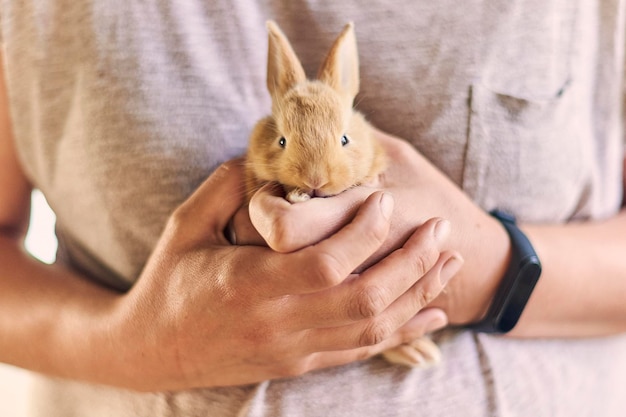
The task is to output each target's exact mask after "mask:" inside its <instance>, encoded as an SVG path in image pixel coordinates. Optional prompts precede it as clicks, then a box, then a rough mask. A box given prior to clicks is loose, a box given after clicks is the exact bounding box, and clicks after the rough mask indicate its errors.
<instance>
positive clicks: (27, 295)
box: [0, 234, 119, 382]
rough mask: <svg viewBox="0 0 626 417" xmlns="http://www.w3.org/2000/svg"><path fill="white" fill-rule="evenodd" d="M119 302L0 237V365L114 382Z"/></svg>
mask: <svg viewBox="0 0 626 417" xmlns="http://www.w3.org/2000/svg"><path fill="white" fill-rule="evenodd" d="M118 298H119V296H118V295H117V294H115V293H113V292H111V291H109V290H107V289H105V288H102V287H99V286H97V285H95V284H92V283H89V282H88V281H87V280H85V279H82V278H81V277H79V276H77V275H76V274H73V273H71V272H69V271H68V270H66V269H64V268H62V267H59V266H55V265H45V264H42V263H40V262H38V261H36V260H35V259H33V258H31V257H30V256H28V255H27V254H26V253H25V252H24V250H23V249H22V246H21V244H20V243H19V242H18V241H17V240H16V239H15V238H13V237H9V236H7V235H6V234H0V334H1V335H2V337H0V361H2V362H6V363H10V364H13V365H16V366H20V367H23V368H27V369H31V370H34V371H37V372H42V373H46V374H50V375H54V376H60V377H67V378H72V379H81V380H87V381H93V382H102V381H108V382H114V378H113V377H112V376H111V374H112V373H114V372H115V371H114V368H113V362H112V359H113V358H112V356H113V353H114V352H112V340H111V338H112V335H111V330H110V329H111V328H112V319H111V317H113V316H114V315H113V314H112V312H113V308H114V305H115V303H116V300H117V299H118Z"/></svg>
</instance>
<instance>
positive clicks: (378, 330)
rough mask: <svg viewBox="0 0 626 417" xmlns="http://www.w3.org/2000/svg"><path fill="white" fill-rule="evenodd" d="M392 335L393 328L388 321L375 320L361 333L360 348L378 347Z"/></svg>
mask: <svg viewBox="0 0 626 417" xmlns="http://www.w3.org/2000/svg"><path fill="white" fill-rule="evenodd" d="M391 333H392V329H391V326H390V325H389V324H388V323H387V322H386V321H384V320H380V319H373V320H371V321H370V323H369V324H368V325H367V326H366V327H365V330H364V331H363V332H362V333H361V335H360V337H359V346H361V347H363V346H374V345H377V344H379V343H381V342H383V341H384V340H385V339H387V338H388V337H389V336H390V335H391Z"/></svg>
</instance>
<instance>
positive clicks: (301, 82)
mask: <svg viewBox="0 0 626 417" xmlns="http://www.w3.org/2000/svg"><path fill="white" fill-rule="evenodd" d="M267 29H268V32H269V47H268V64H267V88H268V90H269V93H270V95H271V98H272V114H271V115H270V116H268V117H265V118H263V119H261V120H260V121H259V122H257V124H256V125H255V127H254V128H253V130H252V133H251V135H250V140H249V146H248V151H247V154H246V163H245V166H246V168H245V170H246V189H247V198H248V201H249V199H250V198H251V197H252V195H253V194H254V193H255V192H256V190H258V189H259V188H260V187H261V186H262V185H263V184H265V183H267V182H277V183H279V184H281V185H282V186H283V188H284V191H285V193H286V197H285V198H286V199H287V200H288V201H290V202H291V203H294V204H295V203H301V202H304V201H307V200H309V199H310V198H312V197H330V196H333V195H336V194H339V193H341V192H342V191H344V190H346V189H348V188H351V187H353V186H357V185H360V184H366V183H368V182H370V181H372V180H374V179H375V178H377V176H378V175H379V174H381V173H382V172H383V171H384V169H385V168H386V165H387V158H386V155H385V152H384V149H383V148H382V145H381V144H380V143H379V142H378V141H377V140H376V139H375V137H374V134H373V128H372V126H371V125H370V124H369V123H368V122H367V121H366V120H365V118H364V116H363V115H362V114H361V113H359V112H358V111H356V110H355V109H353V102H354V99H355V97H356V95H357V93H358V91H359V59H358V53H357V44H356V37H355V34H354V25H353V23H348V24H346V26H345V27H344V28H343V30H342V32H341V33H340V34H339V36H338V37H337V39H336V40H335V41H334V43H333V45H332V47H331V48H330V51H329V52H328V55H327V56H326V59H325V60H324V62H323V63H322V65H321V66H320V69H319V71H318V75H317V79H316V80H308V79H307V78H306V75H305V73H304V69H303V68H302V65H301V63H300V61H299V60H298V58H297V57H296V54H295V52H294V51H293V48H292V47H291V45H290V43H289V40H288V39H287V37H286V36H285V35H284V34H283V32H282V31H281V30H280V28H279V27H278V25H277V24H276V23H275V22H273V21H268V22H267ZM383 356H384V357H385V358H386V359H387V360H388V361H389V362H392V363H397V364H403V365H407V366H424V365H427V364H431V363H436V362H438V361H439V358H440V353H439V348H438V347H437V346H436V345H435V344H434V343H433V342H432V341H431V340H430V339H429V338H427V337H424V338H420V339H418V340H416V341H414V342H412V343H410V344H406V345H401V346H399V347H397V348H394V349H391V350H389V351H387V352H384V353H383Z"/></svg>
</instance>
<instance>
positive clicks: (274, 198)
mask: <svg viewBox="0 0 626 417" xmlns="http://www.w3.org/2000/svg"><path fill="white" fill-rule="evenodd" d="M374 191H375V190H374V189H372V188H367V187H355V188H351V189H349V190H346V191H344V192H343V193H341V194H338V195H336V196H333V197H328V198H312V199H311V200H309V201H306V202H304V203H296V204H292V203H290V202H289V201H287V200H286V199H285V198H284V193H283V191H282V189H280V187H276V186H275V185H274V184H266V185H265V186H264V187H262V188H261V189H260V190H259V191H258V192H257V193H256V194H255V195H254V197H252V200H251V201H250V219H251V221H252V224H253V225H254V227H255V228H256V230H258V232H259V233H260V235H261V236H262V237H263V238H264V240H265V242H267V244H268V246H269V247H271V248H272V249H274V250H275V251H278V252H282V253H288V252H293V251H295V250H298V249H301V248H303V247H305V246H308V245H312V244H314V243H317V242H319V241H321V240H323V239H326V238H328V237H329V236H331V235H333V234H334V233H336V232H337V231H338V230H339V229H340V228H341V227H343V226H344V225H345V224H347V223H348V222H349V221H350V220H351V219H352V218H354V215H355V213H356V211H357V209H358V207H359V206H360V205H361V204H362V203H363V201H365V199H366V198H367V197H368V196H369V195H370V194H372V193H373V192H374Z"/></svg>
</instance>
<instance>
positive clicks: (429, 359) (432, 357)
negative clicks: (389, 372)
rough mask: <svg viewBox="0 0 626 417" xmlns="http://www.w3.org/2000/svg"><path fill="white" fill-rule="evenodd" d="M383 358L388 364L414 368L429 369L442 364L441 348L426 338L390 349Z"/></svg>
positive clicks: (383, 354) (384, 353)
mask: <svg viewBox="0 0 626 417" xmlns="http://www.w3.org/2000/svg"><path fill="white" fill-rule="evenodd" d="M382 356H383V357H384V358H385V359H386V360H387V361H388V362H391V363H395V364H398V365H404V366H410V367H414V368H427V367H429V366H433V365H436V364H438V363H439V362H441V351H440V350H439V347H437V345H436V344H435V343H434V342H433V341H432V340H430V338H428V337H426V336H425V337H420V338H419V339H415V340H414V341H412V342H411V343H407V344H404V345H400V346H397V347H395V348H393V349H389V350H387V351H385V352H383V353H382Z"/></svg>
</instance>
